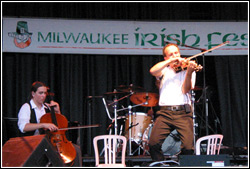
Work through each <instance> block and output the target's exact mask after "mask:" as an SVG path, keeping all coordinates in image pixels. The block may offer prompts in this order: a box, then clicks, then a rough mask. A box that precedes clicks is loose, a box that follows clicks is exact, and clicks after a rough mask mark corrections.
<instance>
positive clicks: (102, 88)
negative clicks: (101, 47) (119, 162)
mask: <svg viewBox="0 0 250 169" xmlns="http://www.w3.org/2000/svg"><path fill="white" fill-rule="evenodd" d="M161 59H162V56H131V55H128V56H126V55H124V56H114V55H103V56H101V55H70V54H69V55H65V54H63V55H59V54H53V55H52V54H50V55H48V54H28V53H18V54H17V53H4V55H3V81H2V87H3V93H2V98H3V101H2V102H3V108H2V109H3V112H2V115H3V117H10V118H16V117H17V113H18V111H19V109H20V107H21V105H22V104H23V103H24V102H26V101H27V97H28V93H29V90H30V85H31V84H32V82H33V81H36V80H39V81H43V82H45V83H46V84H47V85H49V86H50V90H51V92H54V93H55V96H54V100H56V101H57V102H59V104H60V106H61V111H62V114H63V115H64V116H66V118H67V119H68V120H69V121H70V122H74V121H78V122H79V123H80V124H81V125H93V124H100V125H101V127H98V128H89V129H80V130H81V135H82V138H81V144H82V146H83V147H84V150H83V151H84V152H85V153H87V154H91V153H92V151H93V149H92V138H93V137H94V136H96V135H100V134H108V131H107V127H108V125H109V124H110V123H111V120H110V119H109V118H108V116H107V113H106V111H105V108H104V104H103V102H102V99H101V98H99V97H89V96H103V97H104V98H105V99H107V100H110V101H112V100H113V96H112V95H105V93H107V92H112V91H113V90H114V89H116V88H117V87H118V86H119V85H130V84H133V85H136V86H141V87H144V88H145V89H146V91H148V92H157V88H156V87H155V84H154V83H155V79H154V78H153V77H152V76H151V75H150V73H149V69H150V68H151V67H152V66H153V65H154V64H155V63H157V62H158V61H159V60H161ZM205 60H206V67H205V72H206V76H205V78H206V86H209V87H210V88H212V89H210V91H209V92H210V93H211V92H212V93H213V94H212V95H211V94H210V93H209V92H207V97H208V98H209V102H210V103H212V104H211V106H209V112H208V113H209V114H208V116H209V119H208V121H209V126H208V127H209V134H213V133H222V134H223V135H224V136H225V138H224V144H225V145H227V146H235V147H245V146H246V145H247V136H248V134H247V133H248V129H247V122H248V121H247V119H248V113H247V101H248V100H247V93H248V88H247V85H248V84H247V79H248V75H247V70H248V57H247V56H212V57H211V56H209V57H207V58H206V59H205ZM236 63H237V64H236ZM201 64H202V62H201ZM196 84H197V85H198V86H202V85H203V73H202V72H198V73H197V82H196ZM199 92H201V91H196V93H197V98H196V100H199V99H200V102H202V100H203V98H202V96H199ZM123 96H124V95H119V96H118V98H121V97H123ZM128 105H133V103H131V102H130V100H129V97H128V98H125V99H124V100H122V101H121V102H119V105H118V108H119V109H120V108H122V106H123V107H127V106H128ZM156 109H157V107H156ZM147 110H148V109H147V108H144V107H137V108H135V109H133V111H135V112H138V111H139V112H147ZM126 113H127V112H126V111H122V112H120V113H119V115H121V116H123V115H126ZM196 114H197V116H198V117H200V116H201V117H200V118H201V122H199V123H200V124H199V127H200V128H202V127H207V126H204V121H205V118H206V117H205V115H204V114H205V112H204V111H202V110H201V111H199V109H197V111H196ZM215 120H218V123H217V124H218V125H219V127H215V124H213V123H214V121H215ZM202 124H203V125H202ZM199 127H198V128H199ZM4 129H5V130H3V136H4V137H3V138H6V139H8V138H7V137H8V134H7V133H8V132H13V131H11V130H10V129H8V128H4ZM203 135H205V134H204V131H202V132H201V133H199V137H200V136H203ZM5 141H6V140H5ZM85 148H86V149H85Z"/></svg>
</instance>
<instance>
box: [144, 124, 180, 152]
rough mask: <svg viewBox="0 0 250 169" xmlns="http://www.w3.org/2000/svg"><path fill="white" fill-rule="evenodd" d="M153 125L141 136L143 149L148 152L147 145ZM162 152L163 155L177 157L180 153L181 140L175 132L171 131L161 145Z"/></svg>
mask: <svg viewBox="0 0 250 169" xmlns="http://www.w3.org/2000/svg"><path fill="white" fill-rule="evenodd" d="M152 128H153V123H151V124H149V126H148V127H147V128H146V130H145V132H144V133H143V136H142V145H143V149H144V150H146V151H149V147H148V143H149V138H150V135H151V130H152ZM161 149H162V152H163V154H164V155H170V156H172V155H177V154H179V153H180V151H181V140H180V137H179V134H178V132H177V130H173V131H172V132H171V133H170V134H169V135H168V137H167V138H166V139H165V141H164V142H163V144H162V147H161Z"/></svg>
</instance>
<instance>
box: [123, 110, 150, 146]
mask: <svg viewBox="0 0 250 169" xmlns="http://www.w3.org/2000/svg"><path fill="white" fill-rule="evenodd" d="M151 120H152V117H151V116H148V115H147V113H143V112H133V113H132V115H131V122H130V124H131V127H130V125H129V115H127V116H126V122H125V137H126V138H127V139H129V128H131V141H135V142H137V143H139V142H140V141H141V139H142V135H143V133H144V131H145V130H146V128H147V127H148V125H149V124H150V123H151Z"/></svg>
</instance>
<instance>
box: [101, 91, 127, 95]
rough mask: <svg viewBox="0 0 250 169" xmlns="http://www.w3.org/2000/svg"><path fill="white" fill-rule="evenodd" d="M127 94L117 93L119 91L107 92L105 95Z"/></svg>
mask: <svg viewBox="0 0 250 169" xmlns="http://www.w3.org/2000/svg"><path fill="white" fill-rule="evenodd" d="M125 93H126V92H117V91H114V92H107V93H104V94H105V95H116V94H125Z"/></svg>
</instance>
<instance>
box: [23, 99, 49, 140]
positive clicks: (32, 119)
mask: <svg viewBox="0 0 250 169" xmlns="http://www.w3.org/2000/svg"><path fill="white" fill-rule="evenodd" d="M28 104H29V105H30V123H37V120H36V113H35V110H34V109H32V106H31V104H30V102H28ZM45 106H46V105H45ZM45 111H46V113H50V110H49V109H48V108H47V109H45ZM39 133H40V134H44V130H43V129H39ZM34 134H35V131H28V132H25V133H22V135H23V136H33V135H34Z"/></svg>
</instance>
